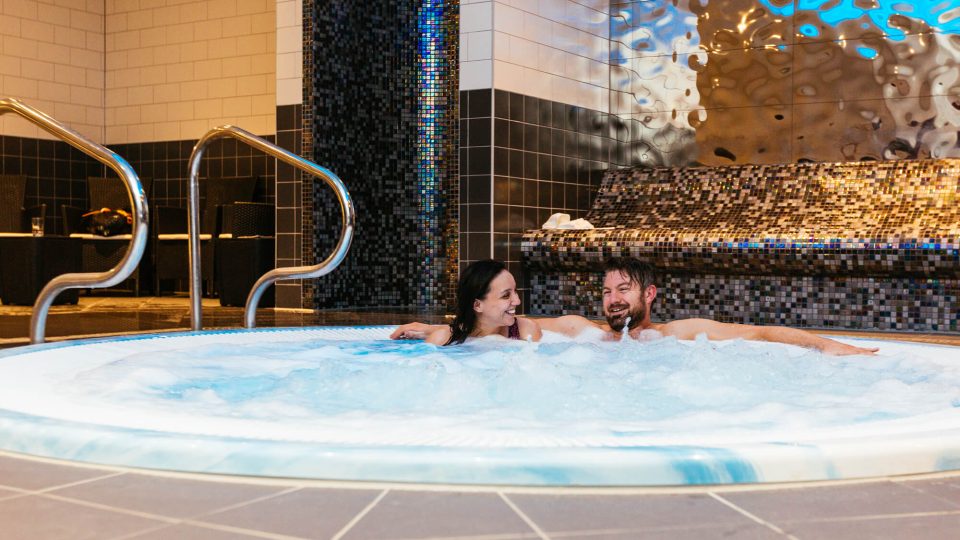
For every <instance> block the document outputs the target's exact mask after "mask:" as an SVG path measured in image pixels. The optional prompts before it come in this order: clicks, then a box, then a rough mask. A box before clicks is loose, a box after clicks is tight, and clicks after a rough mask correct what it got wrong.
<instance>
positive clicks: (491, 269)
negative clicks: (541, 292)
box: [444, 259, 507, 345]
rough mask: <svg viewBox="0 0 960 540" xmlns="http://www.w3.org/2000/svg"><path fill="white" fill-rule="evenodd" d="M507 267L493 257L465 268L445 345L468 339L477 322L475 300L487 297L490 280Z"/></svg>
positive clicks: (461, 276) (461, 275) (458, 287)
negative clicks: (474, 308) (448, 337)
mask: <svg viewBox="0 0 960 540" xmlns="http://www.w3.org/2000/svg"><path fill="white" fill-rule="evenodd" d="M506 269H507V265H505V264H503V263H502V262H500V261H495V260H493V259H486V260H483V261H476V262H474V263H471V264H470V266H468V267H467V268H466V269H464V271H463V273H462V274H460V282H459V284H458V286H457V310H456V314H455V317H454V319H453V322H452V323H450V330H451V332H450V339H449V340H448V341H447V342H446V343H445V344H444V345H456V344H459V343H463V342H464V341H466V339H467V337H469V336H470V333H471V332H473V327H474V325H475V324H476V323H477V312H476V311H474V310H473V302H474V301H475V300H482V299H483V298H485V297H486V296H487V292H489V290H490V282H491V281H493V278H495V277H497V276H498V275H500V272H503V271H504V270H506Z"/></svg>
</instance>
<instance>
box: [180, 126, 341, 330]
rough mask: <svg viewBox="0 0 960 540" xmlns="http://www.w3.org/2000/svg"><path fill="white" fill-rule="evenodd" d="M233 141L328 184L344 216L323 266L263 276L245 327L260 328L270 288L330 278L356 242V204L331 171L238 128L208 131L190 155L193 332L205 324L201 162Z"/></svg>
mask: <svg viewBox="0 0 960 540" xmlns="http://www.w3.org/2000/svg"><path fill="white" fill-rule="evenodd" d="M227 137H232V138H234V139H237V140H239V141H241V142H244V143H246V144H248V145H249V146H252V147H253V148H256V149H257V150H260V151H261V152H264V153H265V154H268V155H271V156H273V157H275V158H277V159H279V160H281V161H283V162H284V163H287V164H288V165H292V166H294V167H296V168H297V169H300V170H301V171H304V172H306V173H308V174H311V175H313V176H316V177H318V178H320V179H321V180H323V181H324V182H326V184H327V185H328V186H330V187H331V188H332V189H333V191H334V192H335V193H336V194H337V199H338V200H339V201H340V215H341V218H342V219H343V228H342V229H341V230H340V240H339V241H338V242H337V246H336V248H335V249H334V250H333V253H331V254H330V256H329V257H327V258H326V259H325V260H324V261H323V262H321V263H319V264H316V265H314V266H291V267H288V268H274V269H273V270H271V271H269V272H267V273H266V274H264V275H262V276H260V279H258V280H257V282H256V283H255V284H254V285H253V288H252V289H251V290H250V294H249V295H248V296H247V305H246V307H245V308H244V326H246V327H247V328H253V327H254V326H256V310H257V304H259V303H260V297H261V296H262V295H263V292H264V290H266V288H267V287H269V286H270V285H273V284H274V283H275V282H277V281H280V280H282V279H311V278H318V277H321V276H324V275H326V274H329V273H330V272H332V271H333V270H334V269H336V267H337V266H339V265H340V263H341V262H342V261H343V258H344V257H346V255H347V250H349V249H350V242H351V241H352V240H353V228H354V225H355V220H356V217H355V216H356V214H355V212H354V209H353V201H352V200H351V199H350V193H349V192H347V188H346V187H344V185H343V182H341V181H340V178H339V177H337V175H335V174H333V172H331V171H330V170H328V169H325V168H324V167H321V166H319V165H317V164H316V163H313V162H312V161H308V160H306V159H303V158H302V157H300V156H298V155H296V154H294V153H291V152H288V151H287V150H284V149H283V148H280V147H279V146H277V145H275V144H273V143H271V142H269V141H267V140H264V139H261V138H260V137H257V136H256V135H254V134H253V133H250V132H249V131H246V130H244V129H241V128H238V127H236V126H231V125H225V126H218V127H215V128H213V129H211V130H210V131H208V132H207V133H206V134H205V135H204V136H203V137H202V138H201V139H200V140H199V141H197V144H196V145H195V146H194V147H193V152H192V153H191V154H190V164H189V168H190V185H189V189H188V191H187V198H188V199H189V200H188V210H189V221H188V222H187V232H188V242H187V243H188V246H189V247H188V249H189V251H190V327H191V328H192V329H193V330H200V329H201V327H202V325H203V322H202V314H201V309H202V307H201V304H200V200H199V199H200V197H199V178H200V160H201V159H203V152H204V150H206V147H207V145H208V144H210V142H212V141H214V140H216V139H223V138H227Z"/></svg>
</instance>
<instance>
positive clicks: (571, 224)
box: [557, 218, 593, 230]
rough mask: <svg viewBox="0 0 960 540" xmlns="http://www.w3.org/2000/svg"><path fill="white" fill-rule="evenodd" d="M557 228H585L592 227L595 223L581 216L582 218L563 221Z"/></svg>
mask: <svg viewBox="0 0 960 540" xmlns="http://www.w3.org/2000/svg"><path fill="white" fill-rule="evenodd" d="M557 228H558V229H578V230H585V229H592V228H593V224H591V223H590V222H589V221H587V220H585V219H583V218H580V219H575V220H573V221H568V222H566V223H561V224H560V225H559V226H558V227H557Z"/></svg>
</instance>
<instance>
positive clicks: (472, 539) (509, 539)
mask: <svg viewBox="0 0 960 540" xmlns="http://www.w3.org/2000/svg"><path fill="white" fill-rule="evenodd" d="M527 538H537V535H536V534H535V533H532V532H525V533H498V534H476V535H470V536H463V535H462V534H458V535H457V536H426V537H421V536H417V537H416V538H402V539H399V540H518V539H521V540H523V539H527Z"/></svg>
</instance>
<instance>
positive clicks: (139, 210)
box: [0, 98, 149, 343]
mask: <svg viewBox="0 0 960 540" xmlns="http://www.w3.org/2000/svg"><path fill="white" fill-rule="evenodd" d="M8 112H12V113H16V114H18V115H20V116H22V117H24V118H25V119H27V120H29V121H30V122H31V123H33V124H35V125H36V126H38V127H40V128H42V129H44V130H45V131H47V132H49V133H51V134H53V135H56V136H57V138H58V139H60V140H62V141H64V142H66V143H67V144H69V145H70V146H72V147H74V148H77V149H78V150H80V151H81V152H83V153H84V154H87V155H88V156H90V157H92V158H94V159H96V160H97V161H99V162H100V163H103V164H104V165H106V166H108V167H110V168H111V169H113V170H114V171H116V173H117V174H118V175H120V178H121V180H123V184H124V186H126V188H127V193H128V194H129V195H130V208H131V209H132V210H133V234H131V235H130V237H131V238H130V247H129V249H127V253H126V254H125V255H124V256H123V259H122V260H121V261H120V262H119V263H117V265H116V266H114V267H113V268H111V269H110V270H107V271H106V272H88V273H82V274H79V273H77V274H62V275H59V276H57V277H55V278H53V279H52V280H50V282H49V283H47V284H46V285H45V286H44V287H43V289H42V290H41V291H40V294H39V295H38V296H37V301H36V302H35V303H34V304H33V313H32V314H31V315H30V343H43V340H44V334H45V332H46V326H47V313H48V312H49V311H50V306H51V304H53V299H54V298H56V296H57V295H58V294H60V293H62V292H63V291H65V290H67V289H100V288H104V287H112V286H113V285H116V284H117V283H120V282H121V281H123V280H125V279H127V277H129V276H130V274H131V273H133V270H134V269H135V268H136V267H137V265H138V264H140V259H141V258H142V257H143V251H144V249H145V248H146V246H147V223H148V222H149V211H148V209H147V198H146V196H145V195H144V194H143V186H142V185H141V184H140V178H139V177H138V176H137V173H136V172H135V171H134V170H133V167H131V166H130V164H129V163H127V160H125V159H123V158H122V157H120V156H119V155H118V154H116V153H114V152H113V151H111V150H110V149H109V148H106V147H104V146H101V145H99V144H97V143H95V142H93V141H91V140H90V139H88V138H86V137H84V136H83V135H81V134H79V133H77V132H76V131H74V130H72V129H70V128H68V127H67V126H65V125H63V124H61V123H60V122H58V121H56V120H54V119H53V118H51V117H49V116H47V115H46V114H45V113H43V112H41V111H39V110H37V109H34V108H33V107H31V106H29V105H27V104H25V103H23V102H21V101H20V100H18V99H16V98H2V99H0V115H3V114H6V113H8Z"/></svg>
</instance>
